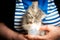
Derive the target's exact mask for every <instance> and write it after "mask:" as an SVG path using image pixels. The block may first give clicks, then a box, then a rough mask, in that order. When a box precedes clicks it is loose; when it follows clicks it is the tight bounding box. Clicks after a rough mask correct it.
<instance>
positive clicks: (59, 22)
mask: <svg viewBox="0 0 60 40" xmlns="http://www.w3.org/2000/svg"><path fill="white" fill-rule="evenodd" d="M47 13H48V14H47V16H46V18H45V20H44V21H43V23H46V24H49V25H55V26H60V17H59V14H58V11H57V8H56V5H55V3H54V0H48V8H47Z"/></svg>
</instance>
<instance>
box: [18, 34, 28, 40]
mask: <svg viewBox="0 0 60 40" xmlns="http://www.w3.org/2000/svg"><path fill="white" fill-rule="evenodd" d="M18 38H19V39H20V40H28V39H27V38H25V36H24V35H19V37H18Z"/></svg>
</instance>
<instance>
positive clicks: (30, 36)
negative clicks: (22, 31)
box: [26, 35, 47, 40]
mask: <svg viewBox="0 0 60 40" xmlns="http://www.w3.org/2000/svg"><path fill="white" fill-rule="evenodd" d="M26 37H27V38H28V39H31V40H34V39H35V40H45V39H47V35H45V36H39V35H26Z"/></svg>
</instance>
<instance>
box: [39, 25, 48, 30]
mask: <svg viewBox="0 0 60 40" xmlns="http://www.w3.org/2000/svg"><path fill="white" fill-rule="evenodd" d="M40 30H48V26H47V25H43V26H41V27H40Z"/></svg>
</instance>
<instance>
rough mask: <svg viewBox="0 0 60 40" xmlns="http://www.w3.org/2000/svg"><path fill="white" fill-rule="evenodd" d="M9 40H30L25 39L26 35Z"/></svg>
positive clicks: (18, 35)
mask: <svg viewBox="0 0 60 40" xmlns="http://www.w3.org/2000/svg"><path fill="white" fill-rule="evenodd" d="M8 40H28V39H27V38H25V35H23V34H17V35H15V37H12V38H11V39H8Z"/></svg>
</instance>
